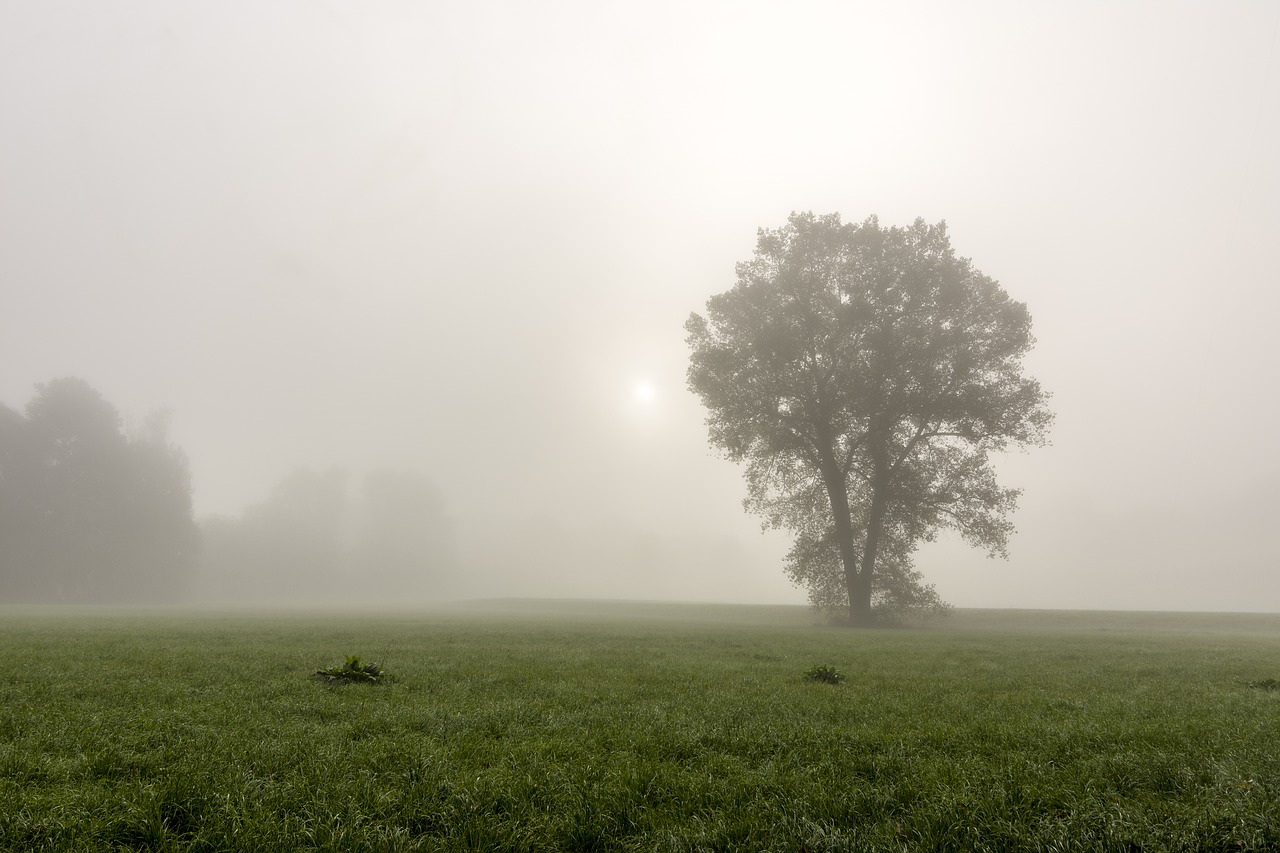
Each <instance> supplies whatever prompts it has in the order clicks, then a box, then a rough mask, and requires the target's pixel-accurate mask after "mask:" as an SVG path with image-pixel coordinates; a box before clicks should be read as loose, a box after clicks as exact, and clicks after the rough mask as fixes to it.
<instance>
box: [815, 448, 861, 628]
mask: <svg viewBox="0 0 1280 853" xmlns="http://www.w3.org/2000/svg"><path fill="white" fill-rule="evenodd" d="M822 477H823V480H824V481H825V483H826V486H827V499H828V500H829V501H830V502H831V517H832V519H833V520H834V522H835V528H836V546H837V547H838V548H839V550H840V563H841V565H842V566H843V567H844V581H845V588H846V589H847V590H848V593H849V621H850V623H851V624H853V625H866V624H869V623H870V621H871V585H870V584H869V583H866V582H865V581H864V578H863V577H862V575H861V574H860V573H859V572H858V556H857V549H856V548H855V547H854V544H853V522H852V521H851V520H850V517H849V492H848V487H847V485H846V484H845V482H844V477H843V476H841V474H840V469H839V467H838V466H837V465H835V464H834V462H833V463H831V464H830V465H824V466H823V471H822Z"/></svg>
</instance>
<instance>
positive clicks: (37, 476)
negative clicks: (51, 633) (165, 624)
mask: <svg viewBox="0 0 1280 853" xmlns="http://www.w3.org/2000/svg"><path fill="white" fill-rule="evenodd" d="M0 467H2V469H3V473H2V474H0V506H3V508H4V516H3V521H0V531H3V534H4V535H3V537H0V595H3V597H4V598H5V600H11V601H68V602H87V601H114V602H154V601H172V600H175V599H177V598H178V597H179V596H180V595H181V594H182V592H183V590H184V589H185V587H186V584H187V582H188V581H189V579H190V572H191V569H192V567H193V565H194V560H195V557H196V552H197V549H198V545H199V537H198V533H197V530H196V527H195V523H194V521H193V520H192V517H191V480H190V474H189V472H188V469H187V462H186V457H185V455H184V454H183V453H182V451H181V450H180V449H178V448H177V447H174V446H173V445H171V444H170V443H169V441H168V438H167V434H166V430H165V425H164V421H163V420H162V419H160V418H153V419H152V420H151V421H149V423H148V426H147V428H146V430H144V431H143V432H142V433H141V434H139V435H137V436H133V437H129V436H126V435H125V434H124V433H123V432H122V431H121V428H120V416H119V414H118V413H117V412H116V410H115V407H113V406H112V405H111V404H110V403H108V402H107V401H106V400H105V399H103V397H102V395H101V394H99V393H98V392H97V391H95V390H94V389H93V388H92V387H90V386H89V384H88V383H86V382H85V381H84V380H81V379H74V378H65V379H55V380H53V381H51V382H48V383H44V384H41V385H37V386H36V394H35V396H34V397H33V398H32V399H31V401H30V402H29V403H28V405H27V409H26V416H25V418H24V417H22V416H20V415H17V414H16V413H15V412H13V411H12V410H11V409H7V408H5V409H4V410H3V411H2V412H0Z"/></svg>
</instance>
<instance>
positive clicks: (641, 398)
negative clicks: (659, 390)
mask: <svg viewBox="0 0 1280 853" xmlns="http://www.w3.org/2000/svg"><path fill="white" fill-rule="evenodd" d="M653 398H654V389H653V383H652V382H650V381H649V380H647V379H641V380H640V381H638V382H636V384H635V385H633V386H632V387H631V399H633V400H635V401H636V402H637V403H651V402H653Z"/></svg>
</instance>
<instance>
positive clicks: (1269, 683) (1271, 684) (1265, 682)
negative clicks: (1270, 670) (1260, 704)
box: [1248, 678, 1280, 690]
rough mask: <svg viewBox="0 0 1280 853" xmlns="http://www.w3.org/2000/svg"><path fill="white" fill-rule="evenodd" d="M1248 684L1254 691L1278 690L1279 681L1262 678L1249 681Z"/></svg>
mask: <svg viewBox="0 0 1280 853" xmlns="http://www.w3.org/2000/svg"><path fill="white" fill-rule="evenodd" d="M1248 684H1249V686H1250V687H1252V688H1254V689H1256V690H1280V680H1278V679H1275V678H1262V679H1259V680H1257V681H1250V682H1248Z"/></svg>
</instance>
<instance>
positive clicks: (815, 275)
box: [685, 213, 1052, 624]
mask: <svg viewBox="0 0 1280 853" xmlns="http://www.w3.org/2000/svg"><path fill="white" fill-rule="evenodd" d="M737 274H738V281H737V284H736V286H734V287H733V288H732V289H731V290H729V291H727V292H725V293H721V294H719V295H718V296H714V297H712V298H711V300H710V301H709V302H708V303H707V316H706V317H705V318H704V317H701V316H698V315H697V314H694V315H691V316H690V317H689V321H688V323H687V324H686V325H685V329H686V330H687V331H688V333H689V336H688V342H689V346H690V347H691V349H692V354H691V357H690V364H689V387H690V389H691V390H693V391H694V393H696V394H697V395H698V396H699V397H701V398H702V402H703V404H704V405H705V406H706V407H707V412H708V415H707V425H708V428H709V430H710V435H711V442H712V443H713V444H715V445H717V446H719V447H720V448H722V449H723V450H724V451H725V452H726V454H727V455H728V456H729V458H731V459H734V460H736V461H742V462H745V463H746V466H747V467H746V478H747V484H748V489H749V498H748V506H750V507H751V508H753V509H755V510H756V511H758V512H760V513H761V514H762V515H763V516H764V517H765V519H766V520H767V522H768V523H770V524H773V525H775V526H778V527H784V528H787V529H790V530H792V531H793V532H794V533H795V534H796V544H795V547H794V548H793V549H792V552H791V555H790V557H789V562H788V566H787V569H788V572H789V574H790V575H791V577H792V578H793V579H794V580H796V581H797V582H799V583H801V584H803V585H805V586H806V587H808V588H809V591H810V595H811V599H813V600H814V603H815V604H820V605H826V606H838V607H842V608H847V611H846V612H847V614H848V618H849V620H850V621H851V622H853V623H854V624H867V623H870V622H872V621H874V618H873V607H875V606H876V605H883V606H894V605H895V604H897V605H899V606H900V605H902V604H906V605H908V606H909V605H911V604H912V603H913V602H921V601H923V602H924V603H926V604H929V603H931V602H936V596H932V595H931V593H932V590H931V589H930V588H927V587H924V586H923V585H922V584H920V583H919V576H918V575H915V574H914V573H913V572H912V571H911V568H910V565H911V564H910V557H911V553H912V551H913V550H914V549H915V547H916V544H917V543H918V542H921V541H926V540H929V539H931V538H933V537H934V536H936V534H937V531H938V530H940V529H942V528H951V529H953V530H956V531H957V532H959V533H960V534H961V535H962V536H963V537H964V538H965V539H967V540H968V541H969V542H971V543H973V544H975V545H978V546H980V547H983V548H986V549H987V550H988V551H990V552H991V553H992V554H1002V553H1003V552H1004V550H1005V544H1006V542H1007V540H1008V536H1009V534H1010V532H1011V531H1012V529H1013V526H1012V524H1011V523H1010V522H1009V521H1008V515H1009V513H1010V512H1011V511H1012V510H1013V508H1014V506H1015V504H1016V501H1017V495H1018V492H1017V490H1015V489H1004V488H1001V487H1000V486H999V484H998V483H997V482H996V478H995V472H994V471H993V469H992V468H991V466H990V463H989V454H990V452H991V451H999V450H1004V449H1006V448H1008V447H1020V446H1029V445H1037V444H1042V443H1043V442H1044V441H1045V435H1046V432H1047V429H1048V426H1049V423H1050V421H1051V420H1052V415H1051V413H1050V411H1049V409H1048V407H1047V404H1046V401H1047V397H1048V395H1047V394H1045V393H1044V391H1043V390H1041V388H1040V385H1039V383H1038V382H1036V381H1035V380H1034V379H1032V378H1031V377H1029V376H1026V375H1024V374H1023V371H1022V358H1023V356H1024V355H1025V354H1026V353H1027V351H1028V350H1029V349H1030V348H1031V345H1032V343H1033V342H1034V339H1033V338H1032V336H1031V315H1030V314H1029V313H1028V312H1027V308H1026V306H1025V305H1023V304H1022V303H1020V302H1014V301H1013V300H1012V299H1010V298H1009V296H1008V294H1006V293H1005V291H1004V290H1003V289H1002V288H1001V287H1000V285H999V284H997V283H996V282H995V281H993V280H992V279H990V278H988V277H987V276H985V275H983V274H982V273H981V272H979V271H978V270H977V269H975V268H974V267H973V265H972V264H971V263H970V262H969V260H968V259H966V258H960V257H957V256H956V254H955V252H954V251H953V250H952V248H951V241H950V238H949V237H948V236H947V231H946V226H945V225H944V224H941V223H940V224H938V225H928V224H926V223H925V222H924V221H923V220H919V219H918V220H916V222H915V223H914V224H912V225H911V226H909V227H907V228H882V227H881V226H880V223H879V222H878V221H877V220H876V219H875V217H872V218H870V219H868V220H866V221H865V222H863V223H861V224H853V223H848V224H845V223H842V222H841V221H840V217H839V215H837V214H832V215H829V216H822V217H817V216H814V215H813V214H812V213H804V214H792V215H791V218H790V219H789V220H788V222H787V224H786V225H785V226H784V227H782V228H780V229H778V230H776V231H766V230H763V229H762V230H761V231H760V232H759V239H758V241H757V244H756V252H755V257H754V258H753V259H751V260H750V261H746V262H744V263H741V264H739V265H738V268H737Z"/></svg>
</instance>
